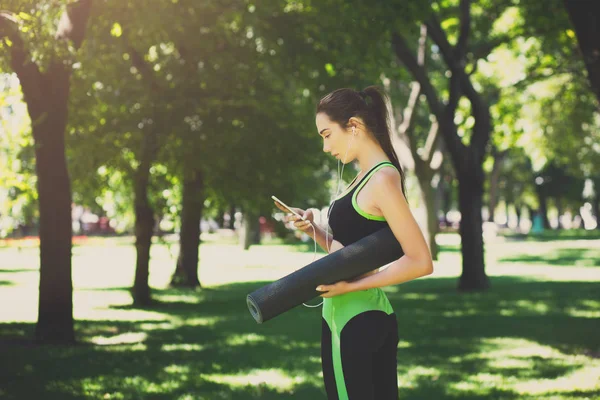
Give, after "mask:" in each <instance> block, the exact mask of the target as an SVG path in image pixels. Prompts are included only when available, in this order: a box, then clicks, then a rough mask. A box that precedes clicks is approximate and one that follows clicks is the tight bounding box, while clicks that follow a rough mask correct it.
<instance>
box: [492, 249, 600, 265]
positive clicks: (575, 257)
mask: <svg viewBox="0 0 600 400" xmlns="http://www.w3.org/2000/svg"><path fill="white" fill-rule="evenodd" d="M498 261H499V262H520V263H536V264H544V265H546V264H550V265H564V266H578V267H598V266H600V250H597V249H577V248H575V249H557V250H555V251H552V252H550V253H548V254H544V255H528V254H519V255H517V256H513V257H505V258H500V259H499V260H498Z"/></svg>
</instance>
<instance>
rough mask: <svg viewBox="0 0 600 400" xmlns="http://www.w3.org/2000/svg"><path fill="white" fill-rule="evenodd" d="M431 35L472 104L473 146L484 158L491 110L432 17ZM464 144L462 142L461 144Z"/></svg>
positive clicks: (428, 25)
mask: <svg viewBox="0 0 600 400" xmlns="http://www.w3.org/2000/svg"><path fill="white" fill-rule="evenodd" d="M427 27H428V30H429V35H430V37H431V38H432V39H433V41H434V42H435V43H436V44H437V45H438V47H439V49H440V52H441V53H442V55H443V57H444V59H445V60H446V64H448V67H449V68H450V71H451V72H452V76H456V78H457V80H458V81H459V82H460V87H461V90H462V91H463V93H464V94H465V96H467V98H468V99H469V101H470V103H471V109H472V111H473V116H474V117H475V126H474V127H473V135H472V137H471V146H475V147H476V149H478V150H479V151H478V152H477V153H478V157H480V156H481V157H482V156H483V151H482V150H483V148H484V147H485V145H486V143H487V141H488V139H489V134H490V128H489V124H490V115H489V109H488V107H487V105H486V104H485V102H484V101H483V99H482V97H481V95H480V94H479V93H478V92H477V91H476V90H475V88H474V87H473V84H472V82H471V80H470V79H469V76H468V75H467V74H466V72H465V69H464V66H463V65H462V62H461V60H458V59H457V58H456V57H455V56H454V51H453V50H452V46H451V45H450V43H449V42H448V38H447V37H446V33H445V32H444V30H443V29H442V27H441V25H440V23H439V21H438V20H437V19H436V18H435V16H432V17H431V19H430V21H429V22H427ZM461 143H462V142H461Z"/></svg>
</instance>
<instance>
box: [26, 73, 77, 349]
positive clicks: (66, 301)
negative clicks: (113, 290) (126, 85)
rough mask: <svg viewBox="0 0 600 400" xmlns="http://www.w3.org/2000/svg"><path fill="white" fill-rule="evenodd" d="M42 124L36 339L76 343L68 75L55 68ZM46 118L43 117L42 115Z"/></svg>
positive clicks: (36, 132)
mask: <svg viewBox="0 0 600 400" xmlns="http://www.w3.org/2000/svg"><path fill="white" fill-rule="evenodd" d="M45 82H46V83H47V84H48V86H50V87H51V89H50V92H49V93H48V94H47V97H46V98H45V99H44V102H43V104H44V106H45V107H44V111H43V112H42V113H39V115H40V118H39V121H40V122H39V123H35V119H34V123H33V124H32V125H33V136H34V138H35V155H36V171H37V190H38V201H39V207H40V208H39V210H40V227H39V235H40V283H39V285H40V286H39V289H40V293H39V296H40V297H39V305H38V321H37V325H36V328H35V339H36V340H37V341H38V342H41V343H42V342H43V343H73V342H75V333H74V330H73V281H72V277H71V239H72V230H71V229H72V226H71V184H70V180H69V173H68V170H67V161H66V157H65V129H66V125H67V116H68V111H67V102H68V93H69V77H68V73H66V72H65V71H63V70H62V68H60V67H58V66H55V68H54V70H53V71H49V74H48V75H47V76H46V77H45ZM42 115H43V116H42Z"/></svg>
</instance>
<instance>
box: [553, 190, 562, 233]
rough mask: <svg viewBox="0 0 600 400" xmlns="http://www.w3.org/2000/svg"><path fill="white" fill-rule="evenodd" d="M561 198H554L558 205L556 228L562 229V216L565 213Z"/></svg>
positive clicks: (555, 203)
mask: <svg viewBox="0 0 600 400" xmlns="http://www.w3.org/2000/svg"><path fill="white" fill-rule="evenodd" d="M561 203H562V202H561V200H560V199H559V198H555V199H554V205H555V206H556V211H557V214H558V216H557V217H556V230H557V231H560V230H562V226H561V224H560V216H561V215H562V214H563V208H562V204H561Z"/></svg>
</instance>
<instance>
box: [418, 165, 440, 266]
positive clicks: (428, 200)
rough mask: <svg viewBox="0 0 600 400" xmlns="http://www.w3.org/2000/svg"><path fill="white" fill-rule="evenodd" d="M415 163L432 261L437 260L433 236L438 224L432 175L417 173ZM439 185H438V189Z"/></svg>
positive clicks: (435, 233)
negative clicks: (425, 213) (424, 210)
mask: <svg viewBox="0 0 600 400" xmlns="http://www.w3.org/2000/svg"><path fill="white" fill-rule="evenodd" d="M416 167H417V163H415V173H416V175H417V178H418V180H419V186H420V187H421V200H422V201H423V204H425V208H426V211H427V235H426V240H427V244H428V245H429V252H430V253H431V258H432V259H433V260H436V261H437V259H438V253H439V248H438V245H437V243H436V241H435V236H436V235H437V233H438V232H439V223H438V219H437V208H436V194H435V191H434V189H433V188H432V187H431V180H432V175H433V174H432V173H431V172H426V171H417V168H416ZM439 185H440V183H438V188H439Z"/></svg>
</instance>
